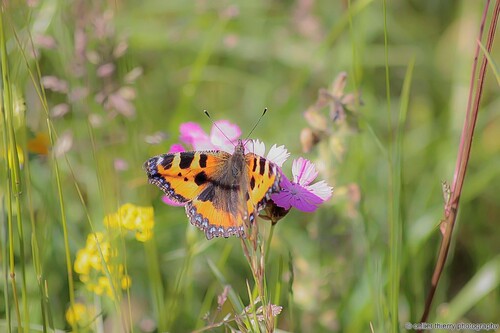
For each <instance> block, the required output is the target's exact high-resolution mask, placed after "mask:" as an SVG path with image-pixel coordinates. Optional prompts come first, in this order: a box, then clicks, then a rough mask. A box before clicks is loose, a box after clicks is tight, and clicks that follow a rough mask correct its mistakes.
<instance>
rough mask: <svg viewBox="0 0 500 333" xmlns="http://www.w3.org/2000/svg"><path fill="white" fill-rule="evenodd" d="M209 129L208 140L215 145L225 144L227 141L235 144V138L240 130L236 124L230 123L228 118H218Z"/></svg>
mask: <svg viewBox="0 0 500 333" xmlns="http://www.w3.org/2000/svg"><path fill="white" fill-rule="evenodd" d="M215 124H216V125H217V126H215V125H213V126H212V129H211V130H210V142H211V143H212V144H214V145H215V146H219V147H222V146H227V144H228V143H231V144H233V145H234V144H236V140H238V138H239V137H240V135H241V130H240V128H239V127H238V125H235V124H233V123H231V122H230V121H228V120H218V121H216V122H215Z"/></svg>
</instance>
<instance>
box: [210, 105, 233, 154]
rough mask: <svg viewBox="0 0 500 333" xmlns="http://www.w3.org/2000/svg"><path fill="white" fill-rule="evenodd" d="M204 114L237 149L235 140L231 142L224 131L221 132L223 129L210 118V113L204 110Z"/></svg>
mask: <svg viewBox="0 0 500 333" xmlns="http://www.w3.org/2000/svg"><path fill="white" fill-rule="evenodd" d="M203 113H205V115H206V116H207V117H208V119H210V121H211V122H212V124H213V125H214V126H215V128H217V129H218V130H219V131H220V132H221V133H222V135H224V137H225V138H226V139H227V141H229V142H231V143H232V144H233V146H235V147H236V145H235V144H234V142H233V140H231V139H230V138H228V137H227V135H226V133H224V131H223V130H221V128H220V127H219V126H218V125H217V124H216V123H215V121H213V120H212V117H210V113H208V111H207V110H203Z"/></svg>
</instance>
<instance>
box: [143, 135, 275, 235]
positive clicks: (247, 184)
mask: <svg viewBox="0 0 500 333" xmlns="http://www.w3.org/2000/svg"><path fill="white" fill-rule="evenodd" d="M144 169H145V170H146V173H147V174H148V180H149V182H150V183H151V184H154V185H156V186H158V187H159V188H160V189H162V190H163V191H164V192H165V194H166V195H167V197H168V198H169V199H171V200H173V201H176V202H178V203H180V204H185V209H186V213H187V216H188V218H189V221H190V222H191V224H193V225H195V226H197V227H198V228H200V229H201V230H203V231H204V232H205V235H206V236H207V238H208V239H211V238H213V237H229V236H237V237H240V236H241V237H245V236H246V229H247V228H246V227H245V224H246V223H248V222H249V223H252V222H253V220H254V219H255V216H256V215H257V214H258V212H259V211H260V210H261V209H262V208H264V207H265V205H266V203H267V200H268V199H269V196H270V194H271V193H274V192H278V191H279V179H280V174H279V171H278V167H277V166H276V165H275V164H274V163H272V162H270V161H268V160H266V159H265V158H264V157H261V156H258V155H256V154H253V153H247V154H245V146H244V144H243V141H241V140H238V144H237V145H236V147H235V150H234V153H233V154H230V153H227V152H225V151H219V150H212V151H189V152H180V153H172V154H163V155H158V156H155V157H152V158H150V159H149V160H148V161H146V163H145V164H144Z"/></svg>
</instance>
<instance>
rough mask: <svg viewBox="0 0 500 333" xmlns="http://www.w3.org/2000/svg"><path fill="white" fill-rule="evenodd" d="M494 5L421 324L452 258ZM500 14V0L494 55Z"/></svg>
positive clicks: (492, 33)
mask: <svg viewBox="0 0 500 333" xmlns="http://www.w3.org/2000/svg"><path fill="white" fill-rule="evenodd" d="M489 5H490V0H487V2H486V5H485V8H484V12H483V16H482V19H481V27H480V30H479V37H478V44H477V47H476V52H475V55H474V63H473V66H472V74H471V81H470V87H469V99H468V102H467V111H466V117H465V121H464V127H463V129H462V134H461V138H460V146H459V148H458V156H457V163H456V166H455V173H454V177H453V183H452V185H451V197H450V199H449V200H448V201H447V202H446V203H445V206H444V220H443V222H442V223H444V226H445V228H446V231H445V233H444V235H443V239H442V240H441V245H440V249H439V255H438V260H437V263H436V266H435V268H434V273H433V274H432V280H431V287H430V290H429V293H428V294H427V299H426V301H425V308H424V313H423V314H422V318H421V319H420V321H421V322H424V321H426V320H427V317H428V316H429V312H430V308H431V304H432V300H433V298H434V293H435V292H436V288H437V284H438V282H439V278H440V277H441V273H442V272H443V268H444V264H445V262H446V258H447V256H448V250H449V249H450V242H451V235H452V232H453V227H454V226H455V221H456V218H457V212H458V204H459V201H460V195H461V194H462V186H463V184H464V179H465V173H466V171H467V165H468V163H469V158H470V151H471V146H472V139H473V137H474V129H475V126H476V120H477V115H478V111H479V103H480V101H481V96H482V92H483V84H484V78H485V74H486V68H487V64H488V59H487V57H486V56H484V54H483V57H482V60H481V68H480V70H479V76H478V79H477V88H476V90H475V96H474V100H473V99H472V98H473V92H474V82H475V73H476V68H477V59H478V55H479V50H480V41H481V40H482V36H483V30H484V25H485V22H486V17H487V14H488V9H489ZM499 12H500V0H497V1H496V3H495V9H494V11H493V15H492V17H491V21H490V27H489V32H488V39H487V42H486V49H487V50H488V52H491V48H492V45H493V40H494V37H495V31H496V25H497V21H498V16H499Z"/></svg>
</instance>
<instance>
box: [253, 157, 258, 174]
mask: <svg viewBox="0 0 500 333" xmlns="http://www.w3.org/2000/svg"><path fill="white" fill-rule="evenodd" d="M256 169H257V158H256V157H254V159H253V168H252V172H255V170H256Z"/></svg>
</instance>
